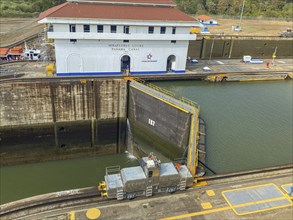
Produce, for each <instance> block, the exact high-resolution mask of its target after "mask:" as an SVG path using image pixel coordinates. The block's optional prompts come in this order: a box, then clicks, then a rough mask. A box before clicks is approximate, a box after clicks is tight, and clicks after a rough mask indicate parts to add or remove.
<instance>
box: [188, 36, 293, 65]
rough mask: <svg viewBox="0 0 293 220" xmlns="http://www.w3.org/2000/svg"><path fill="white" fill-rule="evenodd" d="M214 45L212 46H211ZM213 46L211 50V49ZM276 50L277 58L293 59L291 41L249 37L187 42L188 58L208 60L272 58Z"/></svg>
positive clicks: (206, 38)
mask: <svg viewBox="0 0 293 220" xmlns="http://www.w3.org/2000/svg"><path fill="white" fill-rule="evenodd" d="M213 44H214V45H213ZM212 45H213V48H212ZM276 48H277V53H276V55H277V57H278V58H290V57H293V54H292V51H293V44H292V39H282V38H272V39H269V38H268V39H265V38H262V39H252V38H251V37H242V38H239V37H222V38H221V37H220V36H218V37H217V36H216V37H214V38H212V37H209V36H207V37H203V38H202V39H198V40H196V41H190V42H189V48H188V56H190V57H192V58H200V59H209V57H210V56H211V57H212V58H213V59H214V58H218V59H221V58H222V59H227V58H231V59H241V58H242V57H243V56H244V55H250V56H252V57H255V58H272V55H273V53H274V52H275V50H276Z"/></svg>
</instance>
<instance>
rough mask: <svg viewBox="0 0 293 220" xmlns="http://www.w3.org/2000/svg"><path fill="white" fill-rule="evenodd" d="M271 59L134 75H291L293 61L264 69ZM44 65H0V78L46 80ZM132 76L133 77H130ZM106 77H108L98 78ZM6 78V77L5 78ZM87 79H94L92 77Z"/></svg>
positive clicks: (277, 62)
mask: <svg viewBox="0 0 293 220" xmlns="http://www.w3.org/2000/svg"><path fill="white" fill-rule="evenodd" d="M271 61H272V59H267V60H264V63H262V64H251V63H243V62H241V60H240V59H233V60H231V59H230V60H228V59H223V60H211V62H209V60H199V62H198V63H197V64H192V63H190V62H187V65H186V73H181V74H174V73H168V74H157V75H141V74H139V75H136V76H137V77H140V78H147V79H164V78H165V79H171V78H174V79H180V78H202V77H205V76H206V75H210V74H218V73H232V74H245V73H250V74H251V73H254V74H266V73H292V72H293V60H292V59H276V60H275V62H274V65H272V64H270V67H269V68H267V67H266V62H271ZM205 66H207V67H209V68H210V69H211V71H210V72H205V71H203V67H205ZM45 67H46V63H43V62H27V63H14V64H9V63H7V64H2V65H1V66H0V78H1V75H2V77H4V76H5V75H7V74H9V75H10V76H11V77H12V78H13V77H14V75H15V74H14V73H16V74H24V76H25V77H26V78H30V77H31V78H36V77H41V78H46V77H48V75H47V74H46V71H45ZM132 76H133V75H132ZM100 77H108V78H109V76H100ZM113 77H116V78H119V77H120V78H121V77H123V75H121V76H113ZM5 78H6V77H5ZM58 78H71V77H58ZM74 78H87V77H74ZM89 78H94V77H93V76H91V77H89Z"/></svg>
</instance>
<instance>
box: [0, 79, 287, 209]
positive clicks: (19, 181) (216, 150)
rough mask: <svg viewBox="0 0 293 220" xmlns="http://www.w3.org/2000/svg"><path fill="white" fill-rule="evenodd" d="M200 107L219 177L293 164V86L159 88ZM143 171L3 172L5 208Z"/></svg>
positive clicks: (46, 167)
mask: <svg viewBox="0 0 293 220" xmlns="http://www.w3.org/2000/svg"><path fill="white" fill-rule="evenodd" d="M156 85H158V86H160V87H162V88H165V89H168V90H171V91H173V92H175V93H176V94H177V95H180V96H184V97H187V98H189V99H191V100H194V101H196V102H197V103H198V104H200V106H201V116H202V117H203V118H204V120H205V121H206V126H207V165H208V166H209V167H211V168H212V169H213V170H214V171H216V172H217V173H226V172H232V171H240V170H247V169H254V168H260V167H268V166H274V165H281V164H289V163H292V162H293V158H292V157H293V149H292V88H293V81H292V80H291V81H280V82H276V81H274V82H251V83H208V82H199V81H178V82H174V81H172V82H157V83H156ZM117 164H119V165H120V166H121V167H125V166H133V165H137V161H135V160H131V159H129V157H128V156H127V154H120V155H112V156H104V157H91V158H81V159H74V160H65V161H52V162H46V163H38V164H28V165H20V166H11V167H1V168H0V203H1V204H3V203H7V202H10V201H14V200H17V199H21V198H25V197H29V196H34V195H38V194H43V193H48V192H54V191H61V190H68V189H74V188H82V187H88V186H94V185H96V184H97V183H98V182H99V181H100V180H101V179H102V178H103V176H104V174H105V167H107V166H113V165H117Z"/></svg>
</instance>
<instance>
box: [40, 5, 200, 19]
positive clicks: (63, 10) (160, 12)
mask: <svg viewBox="0 0 293 220" xmlns="http://www.w3.org/2000/svg"><path fill="white" fill-rule="evenodd" d="M45 17H52V18H80V19H110V20H138V21H146V20H147V21H181V22H194V21H195V19H194V18H192V17H190V16H189V15H187V14H185V13H183V12H181V11H179V10H178V9H176V8H173V7H151V6H135V5H133V6H130V5H106V4H86V3H82V4H81V3H65V4H62V5H60V6H59V7H54V8H51V9H48V10H47V11H45V12H43V13H42V14H41V15H40V16H39V19H42V18H45Z"/></svg>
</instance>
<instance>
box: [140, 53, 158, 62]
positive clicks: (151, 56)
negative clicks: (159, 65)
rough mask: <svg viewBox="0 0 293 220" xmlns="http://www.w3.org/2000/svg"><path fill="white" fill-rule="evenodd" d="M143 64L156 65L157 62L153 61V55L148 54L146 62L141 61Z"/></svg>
mask: <svg viewBox="0 0 293 220" xmlns="http://www.w3.org/2000/svg"><path fill="white" fill-rule="evenodd" d="M141 62H143V63H156V62H158V60H154V59H153V55H152V54H151V53H149V54H148V55H147V56H146V60H143V61H141Z"/></svg>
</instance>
